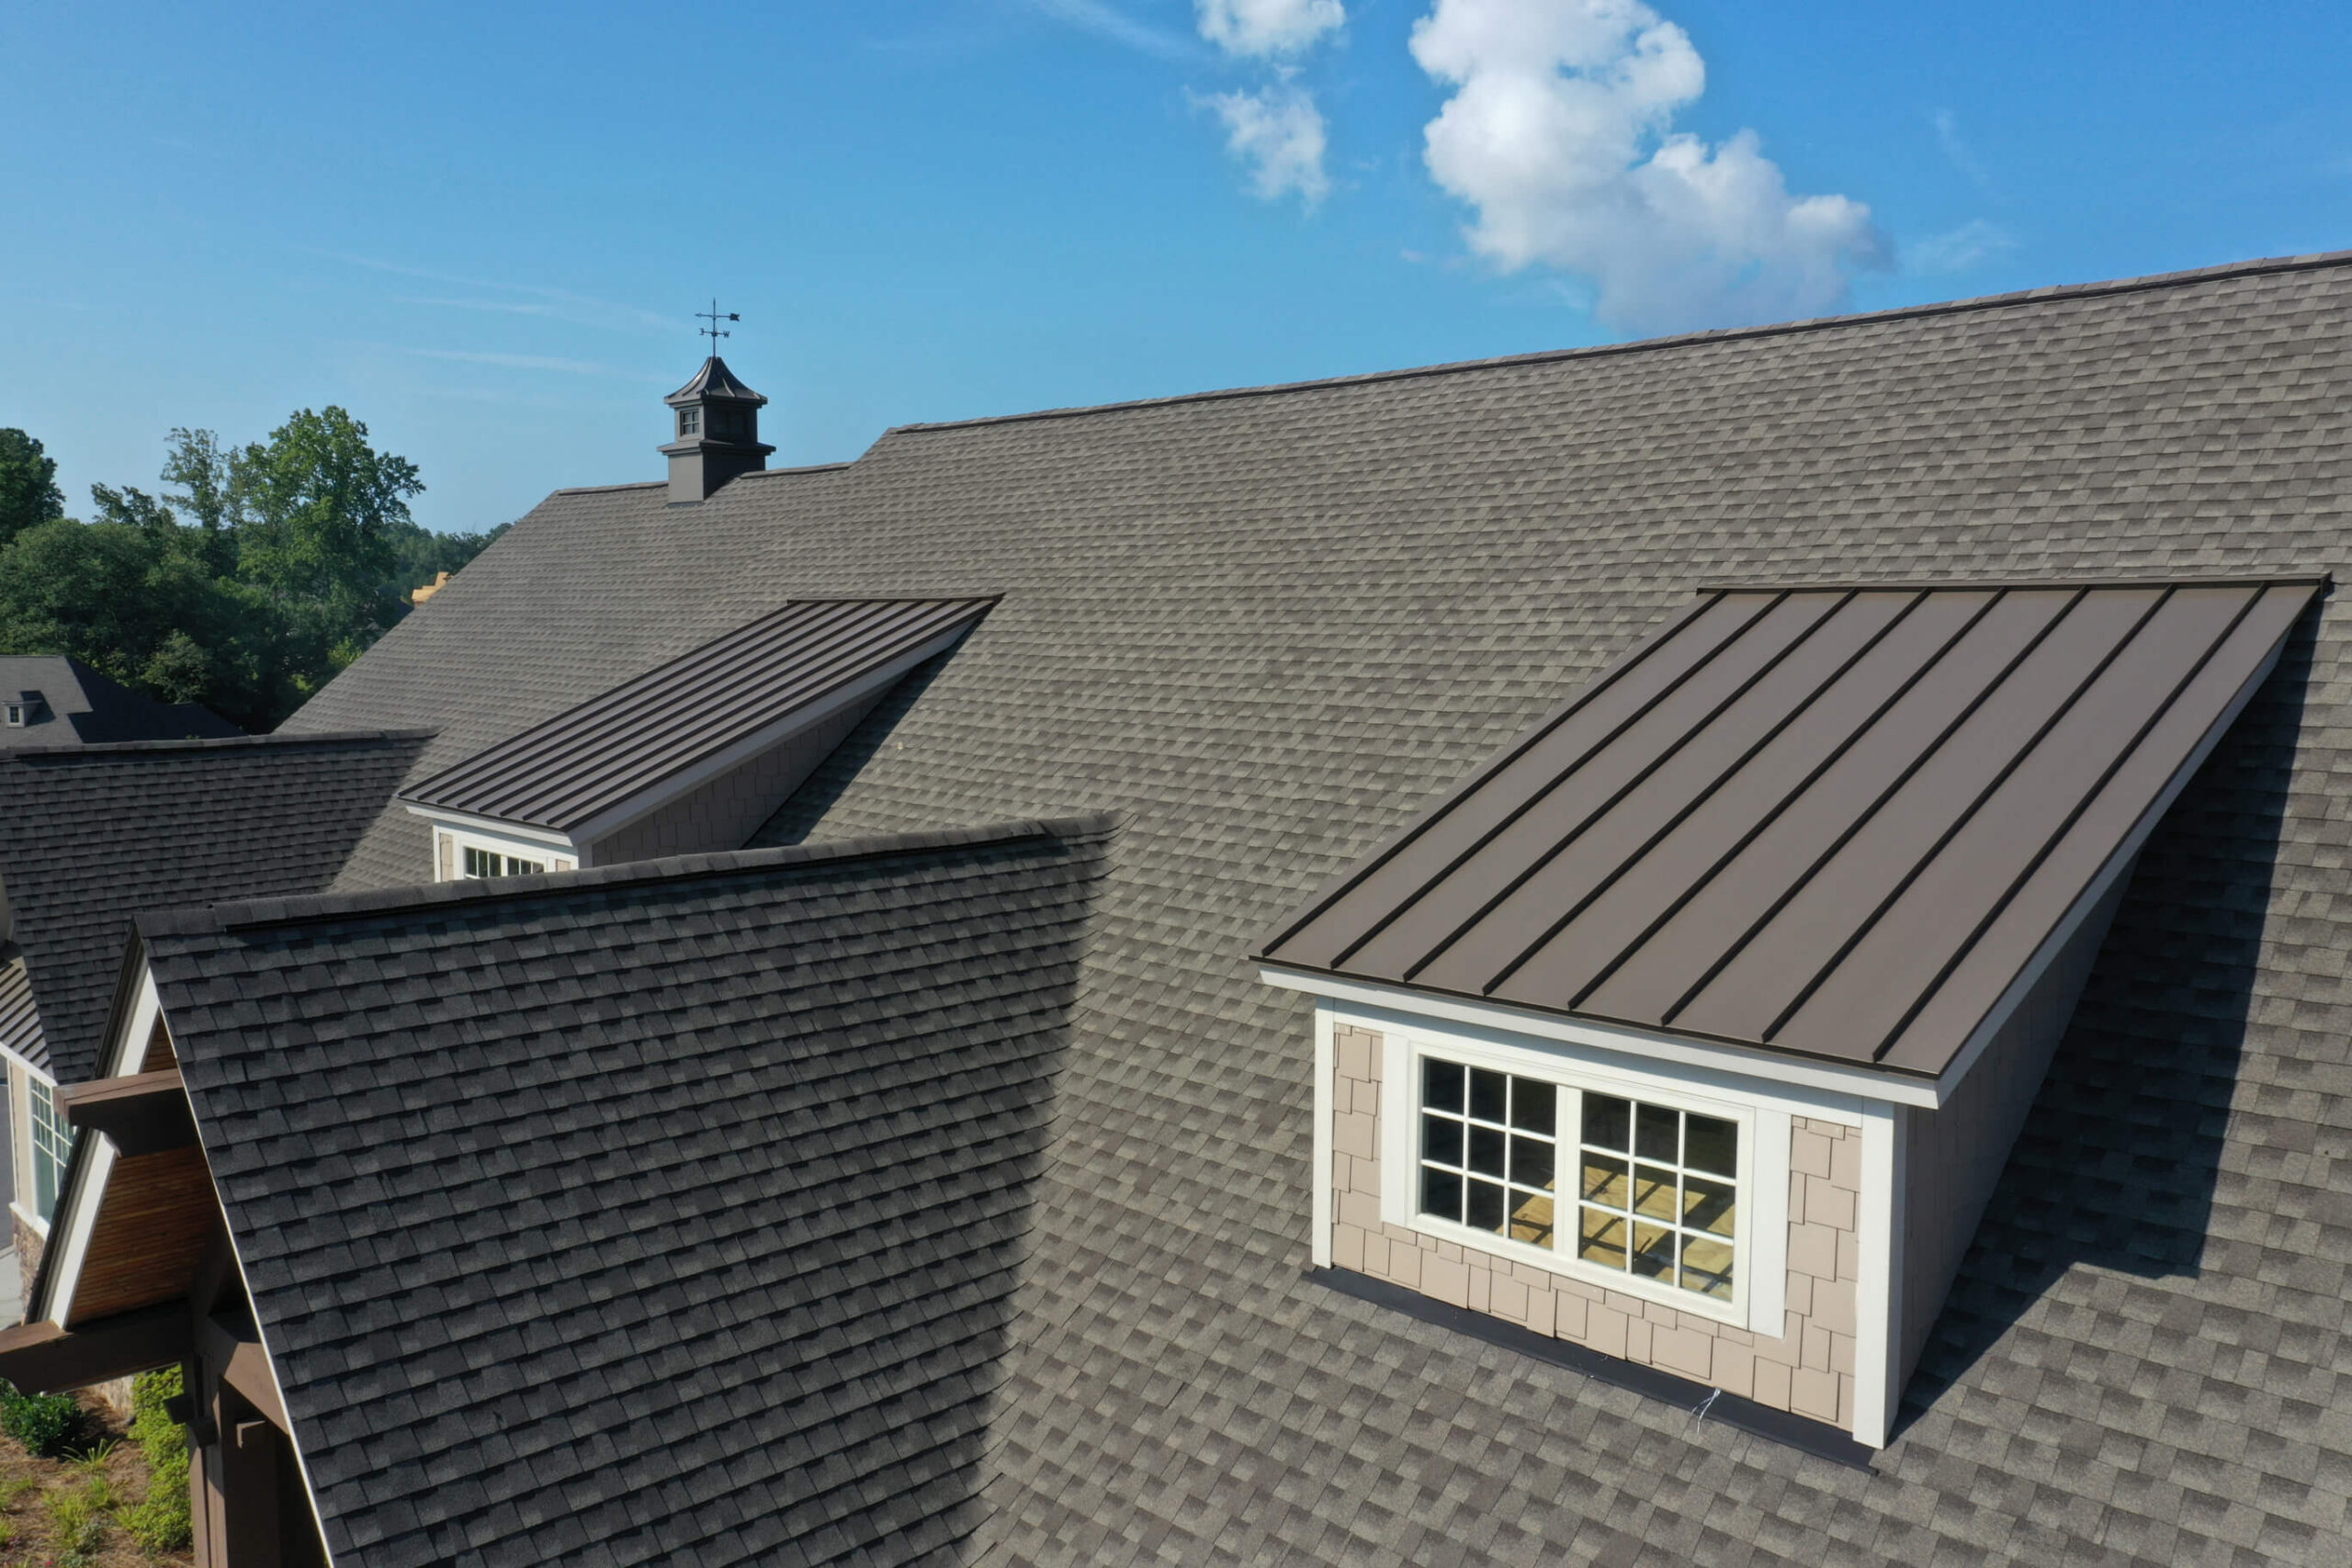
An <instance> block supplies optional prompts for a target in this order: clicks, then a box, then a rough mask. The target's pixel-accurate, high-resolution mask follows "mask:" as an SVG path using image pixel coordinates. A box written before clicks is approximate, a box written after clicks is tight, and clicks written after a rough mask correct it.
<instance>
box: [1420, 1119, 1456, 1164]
mask: <svg viewBox="0 0 2352 1568" xmlns="http://www.w3.org/2000/svg"><path fill="white" fill-rule="evenodd" d="M1421 1157H1422V1158H1423V1159H1433V1160H1437V1161H1439V1162H1440V1163H1442V1164H1445V1165H1460V1164H1461V1163H1462V1123H1461V1122H1456V1121H1454V1120H1453V1118H1451V1117H1447V1116H1424V1117H1422V1118H1421Z"/></svg>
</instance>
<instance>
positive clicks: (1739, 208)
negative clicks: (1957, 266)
mask: <svg viewBox="0 0 2352 1568" xmlns="http://www.w3.org/2000/svg"><path fill="white" fill-rule="evenodd" d="M1412 49H1413V58H1414V59H1415V60H1416V61H1418V62H1419V63H1420V66H1421V69H1422V70H1424V71H1426V72H1428V73H1429V74H1430V76H1432V77H1434V78H1436V79H1437V80H1439V81H1441V82H1444V83H1448V84H1451V85H1453V87H1454V89H1455V91H1454V94H1453V96H1452V97H1451V98H1449V99H1447V100H1446V104H1445V107H1444V108H1443V109H1442V111H1440V113H1439V115H1438V117H1437V118H1435V119H1434V120H1431V121H1430V124H1429V127H1428V130H1427V132H1426V139H1427V140H1426V147H1425V150H1424V157H1425V159H1426V161H1427V163H1428V165H1429V170H1430V175H1431V176H1432V177H1434V178H1435V179H1436V181H1437V183H1438V184H1439V185H1440V186H1442V187H1443V188H1444V189H1445V190H1447V191H1448V192H1450V193H1452V194H1453V195H1454V196H1456V197H1461V198H1462V199H1463V200H1464V201H1466V202H1468V203H1469V204H1470V205H1471V206H1472V208H1473V209H1476V217H1475V219H1474V220H1473V221H1472V223H1471V224H1470V226H1469V228H1468V230H1467V238H1468V240H1469V243H1470V246H1471V248H1472V249H1473V250H1474V251H1476V252H1477V253H1478V254H1482V255H1485V256H1487V257H1488V258H1490V259H1491V260H1493V261H1495V262H1496V263H1498V264H1499V265H1501V266H1503V267H1504V268H1505V269H1507V270H1516V269H1518V268H1521V267H1524V266H1528V265H1534V264H1539V263H1540V264H1542V265H1547V266H1553V267H1557V268H1560V269H1561V270H1563V271H1566V272H1569V273H1573V274H1576V275H1577V276H1582V277H1584V278H1587V279H1589V280H1590V282H1591V284H1592V286H1593V288H1594V290H1595V294H1594V299H1595V314H1596V315H1597V316H1598V317H1599V318H1600V320H1601V321H1604V322H1605V323H1607V324H1609V325H1611V326H1614V327H1619V328H1624V329H1632V330H1640V331H1651V332H1659V331H1674V330H1679V329H1684V328H1691V327H1702V326H1722V325H1730V324H1735V323H1738V322H1745V321H1774V320H1784V319H1787V318H1790V317H1794V316H1807V315H1818V314H1820V313H1822V312H1824V311H1827V310H1835V309H1837V308H1838V307H1839V306H1840V305H1842V304H1843V303H1844V301H1845V299H1846V295H1847V284H1848V277H1849V272H1850V271H1851V270H1852V269H1854V268H1857V267H1873V268H1875V267H1883V266H1885V265H1887V263H1888V247H1887V245H1886V242H1885V241H1884V240H1883V238H1882V237H1881V235H1880V234H1879V231H1878V230H1877V228H1876V227H1875V226H1874V225H1873V224H1872V223H1871V217H1870V209H1869V208H1867V207H1865V206H1863V205H1862V204H1861V203H1860V202H1857V201H1853V200H1849V198H1847V197H1842V196H1806V197H1792V196H1791V195H1790V194H1789V189H1788V185H1787V182H1786V181H1785V180H1784V179H1783V178H1782V177H1781V170H1780V168H1779V166H1778V165H1777V164H1773V163H1772V162H1771V161H1770V159H1768V158H1766V157H1765V156H1764V155H1763V152H1762V151H1761V145H1760V143H1759V141H1758V138H1757V136H1756V133H1755V132H1754V131H1751V130H1742V131H1739V132H1738V133H1736V135H1734V136H1732V137H1731V138H1730V139H1729V140H1728V141H1724V142H1723V143H1722V144H1721V145H1719V146H1714V147H1710V146H1708V145H1707V144H1706V143H1705V142H1704V141H1701V140H1700V139H1699V138H1697V137H1695V136H1692V135H1690V134H1687V133H1678V132H1676V131H1674V130H1672V129H1671V128H1672V124H1673V119H1674V116H1675V114H1676V112H1677V111H1678V110H1679V109H1681V108H1683V107H1686V106H1687V105H1689V104H1691V103H1692V102H1694V101H1696V100H1697V98H1698V97H1699V96H1700V95H1701V94H1702V92H1704V91H1705V89H1706V84H1707V71H1706V65H1705V62H1702V60H1701V59H1700V58H1699V52H1698V51H1697V50H1696V49H1694V48H1693V47H1692V46H1691V39H1690V35H1689V34H1687V33H1685V32H1684V31H1683V30H1682V29H1681V28H1679V27H1677V26H1675V25H1674V24H1673V23H1672V22H1669V21H1667V20H1665V19H1664V18H1663V17H1659V16H1658V15H1657V12H1655V11H1653V10H1651V9H1650V8H1649V7H1648V6H1645V5H1642V4H1640V3H1639V0H1436V5H1435V8H1434V9H1432V10H1431V12H1430V15H1428V16H1427V17H1423V18H1422V19H1421V20H1420V21H1419V22H1418V23H1416V24H1415V25H1414V28H1413V40H1412Z"/></svg>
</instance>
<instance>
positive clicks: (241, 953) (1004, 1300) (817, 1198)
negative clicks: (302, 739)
mask: <svg viewBox="0 0 2352 1568" xmlns="http://www.w3.org/2000/svg"><path fill="white" fill-rule="evenodd" d="M1108 836H1109V825H1108V824H1107V823H1105V822H1103V821H1101V820H1099V819H1096V820H1080V821H1069V822H1060V823H1050V824H1036V823H1027V824H1016V825H1012V826H1010V827H1005V828H1000V829H993V830H988V831H968V832H960V833H939V834H928V835H916V836H914V837H912V838H910V839H896V840H881V841H869V842H866V843H864V844H861V845H856V846H840V847H829V848H819V849H793V850H778V851H761V852H749V853H741V854H729V855H713V856H698V857H684V858H681V859H676V860H668V861H652V862H645V863H639V864H637V865H631V866H625V867H616V868H613V869H610V870H603V871H593V872H586V873H582V874H577V875H572V876H564V877H555V878H545V877H525V878H515V879H512V880H508V881H503V882H500V883H497V884H495V885H492V884H487V883H453V884H446V885H443V886H438V887H434V888H428V889H421V890H411V891H408V892H404V893H401V894H397V895H391V896H388V897H368V896H357V897H353V896H341V897H327V898H311V899H279V900H272V901H263V902H258V903H254V904H246V905H224V906H219V907H216V908H214V909H213V910H211V911H207V912H198V913H193V914H190V913H180V912H172V913H167V914H164V915H161V916H152V917H146V918H143V919H141V926H140V929H141V935H142V937H143V939H144V941H145V943H146V948H147V953H148V957H149V960H150V962H151V964H152V965H153V974H154V976H155V981H156V986H157V990H158V994H159V996H160V997H161V998H162V1000H163V1003H164V1013H165V1016H166V1017H167V1018H168V1019H169V1020H170V1022H171V1027H172V1034H173V1042H174V1044H175V1048H176V1050H177V1051H178V1053H179V1056H180V1062H181V1071H182V1073H183V1075H184V1077H185V1078H186V1081H187V1087H188V1094H189V1098H190V1100H191V1102H192V1104H193V1105H194V1107H195V1109H196V1112H197V1119H198V1124H199V1126H200V1128H201V1135H202V1138H203V1141H204V1145H205V1151H206V1154H207V1156H208V1157H209V1160H210V1162H211V1167H212V1172H213V1176H214V1179H215V1181H216V1183H217V1185H218V1187H219V1189H220V1196H221V1201H222V1208H223V1213H225V1214H226V1216H227V1218H228V1221H229V1224H230V1225H231V1227H232V1232H233V1234H234V1235H235V1238H236V1243H237V1248H238V1255H239V1257H240V1258H241V1259H242V1261H243V1268H244V1273H245V1279H246V1281H247V1284H248V1286H249V1288H250V1290H251V1292H252V1296H253V1302H254V1314H255V1318H256V1321H257V1322H258V1324H259V1325H260V1327H261V1329H262V1332H263V1335H264V1337H265V1338H266V1342H267V1343H268V1344H269V1346H270V1348H271V1354H272V1358H273V1360H274V1364H275V1365H276V1367H277V1374H278V1380H279V1382H280V1385H281V1387H282V1388H283V1389H284V1392H285V1395H286V1405H287V1410H288V1414H289V1416H290V1417H291V1419H292V1421H293V1423H294V1427H295V1431H296V1433H297V1436H298V1438H299V1440H300V1443H301V1448H302V1458H303V1463H304V1466H305V1468H306V1471H307V1473H308V1474H309V1476H310V1478H311V1484H312V1487H313V1489H314V1493H315V1495H316V1496H317V1499H318V1503H319V1507H320V1512H321V1515H322V1520H323V1523H324V1527H325V1529H326V1533H327V1540H328V1544H329V1547H330V1549H331V1551H333V1553H334V1560H335V1561H336V1562H339V1563H342V1564H345V1565H346V1568H353V1565H359V1564H365V1565H368V1568H394V1565H400V1568H407V1565H416V1568H422V1565H424V1564H428V1563H430V1564H442V1563H448V1564H459V1565H482V1564H492V1563H496V1564H517V1563H537V1562H565V1563H586V1564H623V1563H641V1562H694V1563H700V1564H714V1565H716V1564H722V1563H732V1562H808V1561H835V1560H840V1559H842V1558H845V1557H854V1558H855V1560H856V1561H858V1562H875V1563H899V1562H945V1561H949V1560H951V1559H952V1556H953V1552H954V1551H955V1549H956V1544H957V1543H958V1542H959V1541H961V1540H964V1539H965V1538H966V1537H967V1534H968V1532H969V1531H970V1530H971V1529H972V1528H973V1526H974V1524H975V1522H976V1509H975V1497H976V1495H977V1493H978V1486H979V1482H980V1473H981V1472H980V1455H981V1450H982V1446H983V1443H984V1440H985V1438H986V1436H987V1416H988V1410H989V1401H990V1399H991V1397H992V1395H993V1393H994V1392H995V1390H996V1389H997V1388H998V1387H999V1386H1000V1385H1001V1382H1002V1380H1003V1372H1002V1368H1001V1360H1002V1356H1003V1353H1004V1348H1005V1344H1006V1325H1007V1320H1008V1319H1009V1317H1010V1315H1011V1313H1012V1297H1013V1293H1014V1286H1015V1281H1016V1279H1017V1277H1018V1273H1019V1269H1020V1267H1021V1264H1022V1259H1023V1252H1024V1248H1025V1234H1026V1232H1027V1231H1028V1229H1029V1223H1028V1219H1027V1213H1028V1210H1029V1208H1030V1205H1031V1203H1032V1201H1033V1195H1034V1190H1035V1179H1036V1175H1037V1171H1038V1169H1039V1167H1040V1163H1041V1158H1042V1154H1043V1150H1044V1147H1045V1144H1046V1125H1047V1121H1048V1118H1049V1116H1050V1113H1051V1110H1052V1103H1053V1099H1054V1093H1055V1079H1056V1076H1057V1071H1058V1070H1059V1068H1060V1066H1061V1063H1062V1060H1063V1056H1064V1053H1065V1051H1066V1048H1067V1044H1068V1041H1069V1010H1070V1007H1071V1003H1072V998H1073V997H1074V995H1075V993H1076V988H1077V974H1078V964H1079V955H1080V948H1081V944H1082V942H1083V939H1084V936H1085V931H1086V926H1087V919H1088V910H1089V903H1090V899H1091V893H1092V890H1093V887H1094V886H1095V884H1096V882H1097V881H1098V879H1099V877H1100V874H1101V869H1102V864H1103V856H1104V852H1105V848H1106V844H1107V840H1108Z"/></svg>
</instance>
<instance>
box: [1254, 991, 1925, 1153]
mask: <svg viewBox="0 0 2352 1568" xmlns="http://www.w3.org/2000/svg"><path fill="white" fill-rule="evenodd" d="M1258 977H1259V978H1260V979H1261V980H1263V981H1264V982H1265V983H1266V984H1268V985H1270V986H1281V987H1284V988H1285V989H1288V990H1294V991H1305V992H1306V993H1307V994H1308V995H1309V996H1317V997H1328V998H1330V999H1331V1000H1333V1001H1336V1002H1342V1003H1345V1004H1346V1005H1347V1006H1349V1007H1350V1008H1351V1009H1355V1010H1362V1011H1363V1012H1364V1013H1366V1014H1368V1015H1371V1016H1374V1017H1378V1018H1385V1019H1387V1020H1389V1021H1390V1022H1389V1024H1388V1027H1392V1028H1407V1027H1410V1026H1411V1024H1412V1022H1413V1021H1414V1020H1417V1019H1419V1020H1435V1021H1442V1022H1444V1023H1446V1024H1449V1025H1453V1026H1454V1027H1457V1028H1463V1029H1469V1030H1490V1031H1492V1032H1495V1033H1497V1034H1501V1035H1506V1036H1515V1037H1517V1038H1518V1039H1520V1040H1521V1041H1524V1040H1527V1039H1529V1038H1533V1039H1537V1040H1545V1041H1551V1042H1554V1043H1557V1044H1562V1045H1568V1046H1573V1047H1576V1048H1577V1050H1580V1051H1583V1052H1587V1053H1598V1054H1599V1055H1600V1056H1602V1057H1605V1058H1613V1059H1616V1060H1619V1061H1623V1062H1629V1063H1630V1064H1632V1065H1634V1066H1638V1067H1639V1068H1641V1069H1645V1070H1647V1071H1650V1072H1662V1071H1665V1070H1667V1069H1668V1068H1669V1067H1681V1068H1685V1069H1691V1070H1692V1071H1693V1073H1694V1074H1695V1075H1707V1076H1704V1077H1700V1076H1694V1077H1693V1079H1692V1081H1693V1082H1709V1081H1714V1078H1715V1077H1732V1078H1736V1079H1740V1080H1744V1081H1745V1082H1746V1083H1747V1085H1749V1086H1750V1088H1749V1089H1748V1090H1747V1092H1750V1093H1752V1092H1754V1086H1757V1085H1759V1084H1771V1085H1776V1086H1778V1087H1779V1088H1780V1089H1781V1090H1782V1091H1783V1092H1784V1093H1785V1094H1787V1096H1788V1097H1789V1098H1790V1099H1791V1100H1792V1101H1794V1102H1796V1103H1798V1104H1800V1105H1802V1106H1804V1107H1807V1108H1808V1109H1804V1110H1803V1111H1802V1113H1803V1114H1804V1115H1808V1116H1826V1117H1828V1118H1830V1119H1831V1120H1834V1121H1838V1122H1846V1123H1848V1124H1851V1123H1852V1122H1854V1121H1855V1120H1856V1119H1857V1113H1856V1111H1855V1110H1854V1108H1853V1101H1855V1100H1882V1101H1885V1102H1888V1103H1891V1104H1895V1105H1917V1106H1924V1107H1926V1108H1928V1109H1929V1110H1933V1109H1934V1108H1935V1107H1936V1106H1937V1105H1939V1104H1940V1103H1941V1102H1942V1099H1943V1096H1942V1094H1941V1093H1940V1092H1939V1086H1938V1085H1937V1084H1936V1083H1935V1082H1934V1081H1932V1080H1930V1079H1928V1078H1923V1077H1909V1076H1902V1075H1897V1074H1894V1073H1888V1072H1883V1071H1878V1070H1875V1069H1872V1068H1869V1067H1849V1066H1843V1065H1841V1064H1838V1063H1836V1062H1823V1061H1816V1060H1813V1059H1810V1058H1806V1057H1801V1056H1783V1055H1776V1054H1773V1053H1769V1052H1763V1051H1751V1050H1743V1049H1741V1048H1739V1047H1737V1046H1733V1045H1717V1044H1713V1043H1710V1042H1707V1041H1703V1040H1693V1039H1691V1038H1689V1037H1687V1036H1683V1035H1674V1034H1667V1033H1663V1032H1656V1031H1652V1030H1646V1029H1632V1028H1625V1027H1621V1026H1616V1025H1610V1024H1600V1023H1588V1022H1586V1021H1583V1020H1581V1019H1573V1018H1561V1017H1556V1016H1554V1015H1552V1014H1548V1013H1541V1012H1536V1011H1534V1010H1532V1009H1526V1008H1515V1007H1510V1006H1504V1005H1498V1004H1497V1003H1492V1002H1469V1001H1464V1000H1461V999H1459V998H1453V997H1442V996H1438V995H1435V994H1433V993H1430V992H1428V991H1416V990H1413V989H1412V988H1410V987H1405V986H1387V985H1382V984H1380V983H1379V982H1377V981H1370V980H1352V979H1347V978H1343V977H1341V976H1336V975H1317V974H1312V973H1309V972H1306V971H1304V970H1297V969H1280V968H1276V967H1274V966H1273V965H1272V964H1260V965H1259V967H1258Z"/></svg>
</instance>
